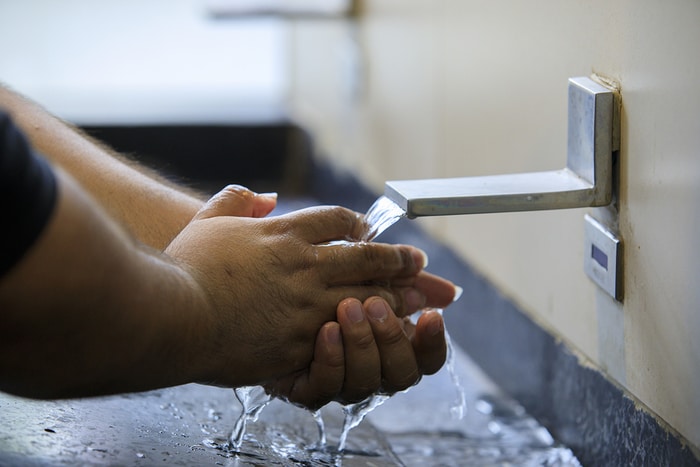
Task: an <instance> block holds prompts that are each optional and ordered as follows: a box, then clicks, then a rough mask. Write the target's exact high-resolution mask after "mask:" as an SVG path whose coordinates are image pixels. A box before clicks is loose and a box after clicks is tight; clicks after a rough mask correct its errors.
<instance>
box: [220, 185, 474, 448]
mask: <svg viewBox="0 0 700 467" xmlns="http://www.w3.org/2000/svg"><path fill="white" fill-rule="evenodd" d="M405 216H406V213H405V211H404V210H403V209H401V208H400V207H399V206H398V205H397V204H396V203H394V202H393V201H391V200H390V199H389V198H387V197H385V196H381V197H379V198H378V199H377V200H376V201H375V202H374V204H373V205H372V206H371V207H370V208H369V210H368V211H367V214H365V222H366V223H367V225H368V229H367V233H366V234H365V236H364V237H363V238H362V241H365V242H371V241H372V240H374V239H375V238H376V237H377V236H379V235H380V234H381V233H382V232H384V231H385V230H386V229H388V228H389V227H391V226H392V225H394V224H395V223H396V222H398V221H399V220H400V219H402V218H403V217H405ZM437 311H438V312H440V313H441V314H442V310H437ZM414 319H417V318H416V317H414ZM445 340H446V342H447V360H446V366H447V369H448V371H449V373H450V377H451V379H452V381H453V383H454V384H455V387H456V390H457V392H458V398H457V400H456V401H455V403H454V404H453V406H452V408H451V413H452V415H453V416H454V417H456V418H458V419H461V418H462V417H463V416H464V413H465V410H466V401H465V391H464V388H463V387H462V385H461V382H460V381H459V378H458V376H457V374H456V371H455V368H454V351H453V348H452V342H451V340H450V337H449V335H448V333H447V330H445ZM235 393H236V397H237V398H238V400H239V401H240V403H241V414H240V415H239V418H238V420H237V421H236V424H235V426H234V429H233V432H232V433H231V436H230V437H229V442H228V445H227V446H226V447H227V450H229V451H231V452H238V451H239V450H240V447H241V444H242V442H243V437H244V435H245V428H246V424H247V422H248V421H253V422H254V421H255V420H256V419H257V417H258V415H259V414H260V412H261V411H262V409H263V408H264V407H265V406H266V405H267V404H268V403H269V402H270V401H271V396H269V395H268V394H267V393H266V392H265V390H264V389H263V388H262V387H257V386H250V387H243V388H237V389H235ZM389 397H390V396H389V395H386V394H381V393H377V394H373V395H371V396H369V397H368V398H366V399H365V400H363V401H360V402H358V403H355V404H350V405H347V406H345V407H343V414H344V421H343V428H342V432H341V434H340V438H339V442H338V448H337V451H338V452H342V451H343V450H344V449H345V444H346V441H347V437H348V434H349V432H350V430H352V429H353V428H355V427H356V426H357V425H359V424H360V423H361V422H362V421H363V420H364V418H365V417H366V416H367V414H369V413H370V412H372V411H373V410H374V409H376V408H377V407H379V406H380V405H381V404H383V403H384V402H385V401H386V400H387V399H389ZM312 415H313V417H314V420H315V421H316V425H317V427H318V432H319V443H318V446H319V448H321V449H324V448H326V447H327V446H326V438H327V437H326V429H325V426H324V423H323V418H322V417H321V413H320V411H316V412H312Z"/></svg>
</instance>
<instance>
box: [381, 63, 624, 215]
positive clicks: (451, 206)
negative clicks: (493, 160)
mask: <svg viewBox="0 0 700 467" xmlns="http://www.w3.org/2000/svg"><path fill="white" fill-rule="evenodd" d="M614 114H615V96H614V93H613V91H611V90H610V89H608V88H607V87H605V86H602V85H600V84H598V83H597V82H595V81H593V80H592V79H590V78H587V77H579V78H570V79H569V110H568V141H567V160H566V167H565V168H564V169H562V170H554V171H549V172H533V173H519V174H508V175H492V176H483V177H462V178H437V179H424V180H401V181H390V182H386V185H385V189H384V195H385V196H386V197H387V198H389V199H391V200H392V201H394V202H395V203H396V204H398V205H399V206H400V207H401V208H402V209H403V210H404V211H406V215H407V216H408V217H409V218H415V217H420V216H448V215H456V214H477V213H488V212H511V211H537V210H545V209H564V208H581V207H587V206H606V205H608V204H610V202H611V201H612V193H613V186H612V178H613V177H612V153H613V151H616V150H618V149H619V141H620V139H619V121H617V119H616V118H614Z"/></svg>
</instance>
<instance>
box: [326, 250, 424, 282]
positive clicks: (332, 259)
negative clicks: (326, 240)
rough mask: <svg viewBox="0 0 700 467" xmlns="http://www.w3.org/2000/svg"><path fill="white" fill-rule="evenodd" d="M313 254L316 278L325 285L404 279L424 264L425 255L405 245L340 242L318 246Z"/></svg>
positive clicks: (412, 274)
mask: <svg viewBox="0 0 700 467" xmlns="http://www.w3.org/2000/svg"><path fill="white" fill-rule="evenodd" d="M316 251H317V263H316V266H317V268H318V270H319V275H320V277H321V278H322V280H324V281H325V282H326V283H327V284H329V285H341V284H356V283H362V282H367V281H387V280H394V279H397V278H407V277H411V276H414V275H416V274H418V272H420V271H421V269H422V268H423V266H424V265H425V264H426V263H427V260H426V255H425V253H424V252H423V251H422V250H420V249H418V248H415V247H412V246H409V245H388V244H385V243H366V242H360V243H343V244H332V245H318V246H317V247H316Z"/></svg>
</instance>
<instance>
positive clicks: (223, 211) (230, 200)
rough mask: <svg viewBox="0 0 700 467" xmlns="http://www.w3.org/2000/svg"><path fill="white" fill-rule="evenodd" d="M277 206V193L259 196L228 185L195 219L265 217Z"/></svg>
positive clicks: (209, 201) (238, 186)
mask: <svg viewBox="0 0 700 467" xmlns="http://www.w3.org/2000/svg"><path fill="white" fill-rule="evenodd" d="M276 204H277V194H276V193H263V194H258V193H255V192H253V191H251V190H249V189H247V188H245V187H243V186H240V185H228V186H226V187H225V188H224V189H222V190H221V191H219V192H218V193H217V194H215V195H214V196H212V197H211V198H210V199H209V200H208V201H207V202H206V204H205V205H204V206H203V207H202V209H200V210H199V212H198V213H197V214H196V215H195V219H206V218H210V217H217V216H236V217H265V216H266V215H268V214H269V213H270V212H271V211H272V210H273V209H274V208H275V206H276Z"/></svg>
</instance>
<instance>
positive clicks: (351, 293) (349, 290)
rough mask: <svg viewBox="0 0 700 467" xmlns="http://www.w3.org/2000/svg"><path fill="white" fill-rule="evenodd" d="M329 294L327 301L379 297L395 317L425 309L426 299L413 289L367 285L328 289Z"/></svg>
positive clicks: (360, 299)
mask: <svg viewBox="0 0 700 467" xmlns="http://www.w3.org/2000/svg"><path fill="white" fill-rule="evenodd" d="M328 293H329V294H331V298H329V301H331V300H333V299H336V303H337V302H338V301H341V300H343V299H344V298H350V297H351V298H355V299H357V300H359V301H360V302H364V301H365V300H367V299H368V298H370V297H375V296H376V297H381V298H382V299H384V300H385V301H386V302H387V303H389V306H390V307H391V309H392V310H394V314H396V315H397V316H401V317H403V316H409V315H412V314H413V313H415V312H417V311H419V310H422V309H424V308H425V307H426V297H425V295H423V293H422V292H421V291H420V290H418V289H415V288H413V287H389V286H387V285H379V284H367V285H354V286H341V287H332V288H330V289H328Z"/></svg>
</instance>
